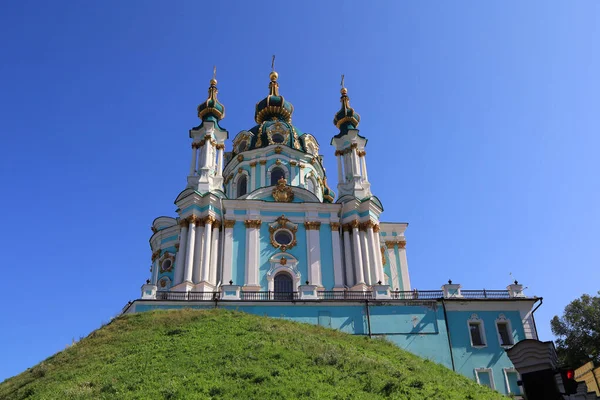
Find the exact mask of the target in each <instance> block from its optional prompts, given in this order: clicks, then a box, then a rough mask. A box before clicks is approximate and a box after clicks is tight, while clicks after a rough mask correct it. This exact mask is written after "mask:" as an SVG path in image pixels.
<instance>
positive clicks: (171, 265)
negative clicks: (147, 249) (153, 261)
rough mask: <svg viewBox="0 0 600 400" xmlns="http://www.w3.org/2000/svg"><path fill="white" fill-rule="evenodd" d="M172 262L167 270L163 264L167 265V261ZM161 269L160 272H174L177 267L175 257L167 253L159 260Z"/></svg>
mask: <svg viewBox="0 0 600 400" xmlns="http://www.w3.org/2000/svg"><path fill="white" fill-rule="evenodd" d="M167 260H170V261H171V264H169V267H167V268H163V264H164V263H165V261H167ZM159 264H160V265H159V268H160V272H161V273H162V272H170V271H171V270H173V267H174V266H175V255H174V254H171V253H169V252H168V251H166V252H165V253H164V254H163V255H162V256H161V257H160V260H159Z"/></svg>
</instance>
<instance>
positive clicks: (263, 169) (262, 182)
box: [258, 160, 267, 187]
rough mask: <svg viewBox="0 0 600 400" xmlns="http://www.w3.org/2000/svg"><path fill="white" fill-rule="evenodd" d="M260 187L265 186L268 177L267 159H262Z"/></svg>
mask: <svg viewBox="0 0 600 400" xmlns="http://www.w3.org/2000/svg"><path fill="white" fill-rule="evenodd" d="M258 164H259V165H260V187H265V179H266V177H267V160H260V161H259V162H258Z"/></svg>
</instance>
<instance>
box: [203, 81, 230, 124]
mask: <svg viewBox="0 0 600 400" xmlns="http://www.w3.org/2000/svg"><path fill="white" fill-rule="evenodd" d="M217 93H219V90H218V89H217V80H216V79H214V78H213V79H211V80H210V87H209V88H208V99H206V101H205V102H204V103H202V104H200V105H199V106H198V118H200V119H201V120H202V121H206V120H217V121H220V120H221V119H223V118H225V106H224V105H223V104H221V103H219V100H218V99H217Z"/></svg>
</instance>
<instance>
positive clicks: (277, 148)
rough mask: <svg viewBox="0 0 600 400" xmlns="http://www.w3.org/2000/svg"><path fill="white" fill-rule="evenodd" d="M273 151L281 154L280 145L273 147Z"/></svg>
mask: <svg viewBox="0 0 600 400" xmlns="http://www.w3.org/2000/svg"><path fill="white" fill-rule="evenodd" d="M274 151H275V154H281V151H282V149H281V146H277V147H275V150H274Z"/></svg>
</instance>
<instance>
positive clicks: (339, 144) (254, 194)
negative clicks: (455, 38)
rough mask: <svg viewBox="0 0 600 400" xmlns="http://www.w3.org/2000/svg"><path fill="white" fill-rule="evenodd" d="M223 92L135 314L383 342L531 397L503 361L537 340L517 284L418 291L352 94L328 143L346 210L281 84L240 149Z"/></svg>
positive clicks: (156, 240) (213, 102) (203, 112)
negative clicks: (224, 314)
mask: <svg viewBox="0 0 600 400" xmlns="http://www.w3.org/2000/svg"><path fill="white" fill-rule="evenodd" d="M216 85H217V81H216V80H215V79H214V78H213V79H212V80H211V82H210V87H209V89H208V98H207V100H206V101H205V102H203V103H202V104H200V105H199V106H198V117H199V118H200V120H201V123H200V125H199V126H197V127H195V128H193V129H191V130H190V131H189V135H190V139H191V149H192V154H191V164H190V169H189V173H188V177H187V187H186V188H185V189H184V190H183V191H182V192H181V193H180V194H179V195H178V196H177V198H176V199H175V205H176V207H177V209H176V212H177V217H159V218H157V219H155V220H154V222H153V224H152V231H153V235H152V237H151V238H150V246H151V249H152V267H151V276H150V279H148V281H147V283H146V284H145V285H143V286H142V295H141V298H140V299H138V300H135V301H134V302H130V303H129V304H128V305H127V306H126V307H125V309H124V312H127V313H130V312H142V311H148V310H152V309H164V308H183V307H193V308H210V307H216V306H218V307H224V308H232V309H237V310H241V311H246V312H250V313H256V314H261V315H269V316H273V317H283V318H289V319H293V320H297V321H301V322H309V323H313V324H319V325H323V326H327V327H330V328H334V329H339V330H342V331H345V332H348V333H352V334H358V335H369V336H385V337H386V338H387V339H388V340H390V341H392V342H394V343H395V344H397V345H398V346H400V347H402V348H405V349H407V350H409V351H411V352H413V353H415V354H417V355H420V356H422V357H426V358H429V359H432V360H434V361H436V362H439V363H442V364H444V365H446V366H447V367H448V368H451V369H454V370H455V371H457V372H460V373H462V374H464V375H466V376H468V377H470V378H472V379H475V380H477V381H478V382H479V383H481V384H484V385H488V386H491V387H493V388H495V389H496V390H498V391H500V392H502V393H506V394H508V393H515V394H519V393H520V388H519V387H518V386H517V384H516V381H517V380H518V376H517V373H516V371H515V370H514V368H513V367H512V364H511V363H510V360H509V359H508V357H507V356H506V354H505V349H507V348H509V347H510V346H512V344H514V343H516V342H517V341H519V340H522V339H528V338H537V334H536V331H535V323H534V320H533V311H535V309H534V306H535V304H536V303H537V302H538V301H539V300H540V299H538V298H530V297H526V296H525V295H524V293H523V286H522V285H520V284H518V282H515V283H513V284H511V285H509V286H508V287H507V288H506V290H491V291H485V290H483V291H482V290H478V291H468V290H462V288H461V286H460V285H458V284H455V283H452V282H448V283H447V284H445V285H443V286H442V287H441V289H439V290H429V291H419V290H413V289H412V288H411V284H410V278H409V273H408V263H407V257H406V238H405V236H404V233H405V230H406V228H407V225H408V224H406V223H390V222H384V221H382V220H381V215H382V212H383V206H382V204H381V202H380V200H379V199H378V198H377V197H376V196H375V195H373V194H372V192H371V185H370V183H369V179H368V173H367V162H366V149H365V147H366V144H367V139H366V138H365V137H364V136H362V135H361V134H360V133H359V131H358V129H357V127H358V125H359V122H360V116H359V115H358V113H356V112H355V110H354V109H353V108H352V107H351V106H350V100H349V97H348V91H347V89H346V88H344V87H343V88H342V90H341V99H340V101H341V108H340V110H339V111H338V112H337V113H336V114H335V116H334V121H333V122H334V125H335V126H336V128H337V130H338V131H339V133H338V134H337V135H335V136H334V137H333V138H332V139H331V144H332V145H333V147H334V149H335V150H334V151H335V153H334V154H335V157H336V159H337V181H338V185H337V188H336V189H337V192H338V193H337V196H336V193H335V192H334V191H333V190H332V189H331V188H330V187H329V186H328V182H327V176H326V174H325V169H324V167H323V162H322V160H323V156H322V155H321V151H322V150H321V148H320V146H319V143H318V142H317V140H316V139H315V137H314V136H312V135H311V134H309V133H303V132H302V131H301V130H300V129H299V128H298V127H296V126H295V125H293V124H292V114H293V112H294V107H293V106H292V104H291V103H290V102H288V101H287V100H286V99H285V98H284V97H283V96H282V95H281V94H280V93H279V83H278V74H277V73H276V72H275V71H273V72H271V74H270V82H269V93H268V95H267V97H265V98H264V99H262V100H260V101H259V102H258V103H257V104H256V107H255V125H254V126H253V127H252V128H250V129H248V130H243V131H241V132H239V133H238V134H237V135H236V136H235V137H234V138H233V145H232V148H231V149H230V151H227V152H226V151H225V141H226V140H227V139H228V138H229V134H228V132H227V131H226V130H225V129H224V128H222V127H221V125H220V122H221V120H222V119H223V118H224V116H225V107H224V106H223V104H221V103H220V102H219V100H218V98H217V93H218V90H217V86H216Z"/></svg>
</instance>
